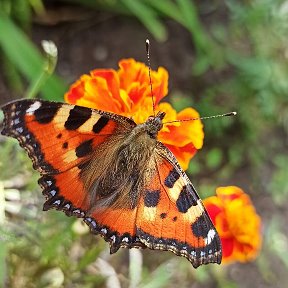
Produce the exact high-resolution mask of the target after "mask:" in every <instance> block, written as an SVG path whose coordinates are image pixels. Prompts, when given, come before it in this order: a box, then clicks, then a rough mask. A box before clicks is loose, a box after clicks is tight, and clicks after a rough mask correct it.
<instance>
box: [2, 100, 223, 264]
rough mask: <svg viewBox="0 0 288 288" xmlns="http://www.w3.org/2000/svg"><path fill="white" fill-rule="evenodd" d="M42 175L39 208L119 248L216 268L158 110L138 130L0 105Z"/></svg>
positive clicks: (76, 109)
mask: <svg viewBox="0 0 288 288" xmlns="http://www.w3.org/2000/svg"><path fill="white" fill-rule="evenodd" d="M2 110H3V112H4V123H3V130H2V134H3V135H6V136H10V137H13V138H16V139H17V140H18V141H19V143H20V145H21V146H22V147H23V148H24V149H25V150H26V151H27V152H28V155H29V157H30V158H31V159H32V162H33V168H34V169H35V170H37V171H39V172H40V174H41V178H40V179H39V184H40V186H41V187H42V189H43V194H44V195H45V196H46V202H45V203H44V206H43V210H49V209H51V208H55V209H57V210H61V211H63V212H64V213H65V214H66V215H67V216H76V217H79V218H83V220H84V222H85V223H86V224H88V226H89V227H90V230H91V232H92V233H94V234H100V235H101V236H102V237H103V238H104V239H105V240H106V241H107V242H109V243H110V252H111V253H115V252H116V251H117V250H118V249H119V248H120V247H126V248H134V247H136V248H150V249H157V250H166V251H172V252H173V253H175V254H176V255H179V256H184V257H185V258H187V259H188V260H189V261H190V262H191V263H192V265H193V266H194V267H195V268H197V267H198V266H200V265H202V264H208V263H218V264H220V263H221V258H222V250H221V241H220V238H219V235H218V233H217V231H216V229H215V227H214V226H213V223H212V221H211V219H210V217H209V215H208V213H207V211H206V210H205V208H204V206H203V204H202V201H201V199H200V198H199V196H198V194H197V192H196V190H195V188H194V186H193V185H192V183H191V182H190V180H189V178H188V177H187V175H186V174H185V172H184V171H183V170H182V169H181V167H180V165H179V164H178V162H177V160H176V158H175V156H174V155H173V154H172V152H171V151H170V150H169V149H168V148H167V147H166V146H165V145H164V144H162V143H161V142H160V141H158V140H157V134H158V132H159V131H160V130H161V128H162V127H163V121H162V120H163V119H164V117H165V113H164V112H158V114H157V115H155V116H150V117H149V118H148V119H147V120H146V122H144V123H142V124H138V125H137V124H136V123H135V122H134V121H133V120H132V119H130V118H127V117H124V116H120V115H118V114H114V113H110V112H105V111H101V110H96V109H90V108H87V107H81V106H77V105H71V104H64V103H57V102H49V101H43V100H18V101H15V102H11V103H8V104H6V105H5V106H3V107H2Z"/></svg>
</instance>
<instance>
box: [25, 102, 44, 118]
mask: <svg viewBox="0 0 288 288" xmlns="http://www.w3.org/2000/svg"><path fill="white" fill-rule="evenodd" d="M40 107H41V102H39V101H36V102H34V103H33V104H32V105H30V107H29V108H28V109H27V110H26V113H27V114H28V115H33V114H34V112H35V111H36V110H37V109H39V108H40Z"/></svg>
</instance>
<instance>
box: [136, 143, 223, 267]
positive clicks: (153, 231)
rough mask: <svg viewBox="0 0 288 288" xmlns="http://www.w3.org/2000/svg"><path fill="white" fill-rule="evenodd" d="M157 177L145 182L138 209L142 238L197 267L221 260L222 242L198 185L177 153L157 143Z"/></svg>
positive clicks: (146, 243) (138, 233)
mask: <svg viewBox="0 0 288 288" xmlns="http://www.w3.org/2000/svg"><path fill="white" fill-rule="evenodd" d="M157 146H158V147H157V149H156V153H155V155H154V165H155V176H154V178H153V179H151V181H149V183H147V184H146V187H145V190H144V191H143V193H142V195H143V197H142V198H141V199H140V203H139V205H138V212H137V220H136V226H137V232H136V235H137V236H138V237H139V239H140V241H141V242H142V243H144V244H145V245H146V246H147V247H149V248H150V249H160V250H169V251H172V252H173V253H175V254H176V255H181V256H184V257H186V258H187V259H188V260H189V261H190V262H191V263H192V265H193V266H194V267H195V268H197V267H198V266H200V265H202V264H208V263H218V264H220V263H221V258H222V252H221V241H220V238H219V235H218V233H217V231H216V229H215V227H214V225H213V223H212V221H211V219H210V217H209V215H208V213H207V211H206V210H205V208H204V206H203V204H202V201H201V199H200V198H199V196H198V194H197V192H196V190H195V188H194V187H193V185H192V183H191V182H190V180H189V179H188V177H187V176H186V174H185V172H184V171H183V170H182V169H181V167H180V166H179V164H178V162H177V160H176V158H175V157H174V155H173V154H172V153H171V152H170V151H169V150H168V149H167V148H166V147H165V146H164V145H163V144H162V143H159V142H158V143H157Z"/></svg>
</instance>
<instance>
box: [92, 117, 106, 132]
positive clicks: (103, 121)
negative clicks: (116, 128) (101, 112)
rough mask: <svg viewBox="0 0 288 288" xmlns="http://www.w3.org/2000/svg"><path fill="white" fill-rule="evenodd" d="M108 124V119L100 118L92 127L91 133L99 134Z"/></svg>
mask: <svg viewBox="0 0 288 288" xmlns="http://www.w3.org/2000/svg"><path fill="white" fill-rule="evenodd" d="M108 122H109V118H107V117H103V116H101V117H100V119H99V120H98V121H97V123H95V124H94V126H93V129H92V130H93V132H94V133H100V132H101V130H102V129H103V128H104V127H105V126H106V125H107V123H108Z"/></svg>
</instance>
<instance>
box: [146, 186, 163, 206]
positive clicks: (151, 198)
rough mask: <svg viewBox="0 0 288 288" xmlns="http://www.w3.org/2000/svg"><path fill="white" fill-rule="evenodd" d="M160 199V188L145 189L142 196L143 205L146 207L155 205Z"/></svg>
mask: <svg viewBox="0 0 288 288" xmlns="http://www.w3.org/2000/svg"><path fill="white" fill-rule="evenodd" d="M159 200H160V190H155V191H149V190H147V191H146V193H145V196H144V205H145V206H146V207H156V206H157V205H158V203H159Z"/></svg>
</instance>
